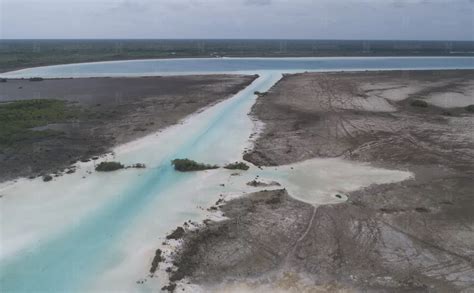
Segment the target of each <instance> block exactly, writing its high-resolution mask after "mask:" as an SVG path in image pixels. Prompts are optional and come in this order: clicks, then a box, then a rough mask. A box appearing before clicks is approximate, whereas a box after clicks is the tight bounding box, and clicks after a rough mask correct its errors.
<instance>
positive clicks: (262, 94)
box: [254, 91, 267, 97]
mask: <svg viewBox="0 0 474 293" xmlns="http://www.w3.org/2000/svg"><path fill="white" fill-rule="evenodd" d="M254 94H255V95H256V96H259V97H263V96H265V95H266V94H267V93H262V92H259V91H255V92H254Z"/></svg>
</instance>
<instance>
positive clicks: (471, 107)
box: [464, 105, 474, 113]
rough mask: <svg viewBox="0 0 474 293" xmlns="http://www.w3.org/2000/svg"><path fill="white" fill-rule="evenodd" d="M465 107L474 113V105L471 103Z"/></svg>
mask: <svg viewBox="0 0 474 293" xmlns="http://www.w3.org/2000/svg"><path fill="white" fill-rule="evenodd" d="M464 109H466V111H468V112H471V113H474V105H469V106H467V107H466V108H464Z"/></svg>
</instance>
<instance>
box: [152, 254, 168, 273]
mask: <svg viewBox="0 0 474 293" xmlns="http://www.w3.org/2000/svg"><path fill="white" fill-rule="evenodd" d="M164 260H165V259H164V257H163V256H162V251H161V249H157V250H156V251H155V257H154V258H153V261H152V263H151V268H150V273H151V274H154V273H155V272H156V269H158V265H159V264H160V262H162V261H164Z"/></svg>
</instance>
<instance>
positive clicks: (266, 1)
mask: <svg viewBox="0 0 474 293" xmlns="http://www.w3.org/2000/svg"><path fill="white" fill-rule="evenodd" d="M244 4H245V5H254V6H267V5H270V4H272V0H245V2H244Z"/></svg>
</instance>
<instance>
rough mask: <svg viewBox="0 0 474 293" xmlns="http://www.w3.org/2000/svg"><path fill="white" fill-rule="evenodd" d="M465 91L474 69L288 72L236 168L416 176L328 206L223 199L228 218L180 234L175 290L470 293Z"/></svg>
mask: <svg viewBox="0 0 474 293" xmlns="http://www.w3.org/2000/svg"><path fill="white" fill-rule="evenodd" d="M473 84H474V72H473V71H419V72H409V71H403V72H401V71H394V72H361V73H329V74H326V73H325V74H322V73H307V74H297V75H288V76H285V77H284V78H283V80H282V81H280V82H279V83H278V84H277V85H276V86H275V87H273V88H272V89H271V90H270V91H269V92H268V93H267V94H265V95H262V96H261V97H260V98H259V99H258V101H257V103H256V104H255V106H254V107H253V110H252V115H253V116H255V117H256V118H257V119H259V120H261V121H263V122H264V123H265V129H264V131H263V133H262V134H261V135H260V137H259V138H258V139H257V141H256V143H255V147H254V149H253V150H252V151H251V152H249V153H247V154H245V156H244V158H245V159H246V160H248V161H250V162H252V163H254V164H256V165H261V166H269V165H270V166H272V165H274V166H276V165H283V164H288V163H294V162H297V161H302V160H306V159H310V158H315V157H344V158H346V159H348V160H354V161H363V162H370V163H371V164H373V165H376V166H379V167H386V168H391V169H400V170H409V171H411V172H413V174H414V175H415V177H414V178H413V179H411V180H407V181H404V182H401V183H393V184H385V185H374V186H370V187H368V188H365V189H363V190H359V191H356V192H352V193H351V194H348V197H349V199H348V201H347V202H345V203H341V204H335V205H322V206H313V205H310V204H307V203H304V202H301V201H298V200H295V199H293V198H291V196H289V195H288V193H287V191H286V190H284V189H282V190H277V191H262V192H258V193H254V194H250V195H248V196H246V197H243V198H238V199H234V200H231V201H229V202H227V203H225V204H224V205H223V206H221V207H220V209H221V211H222V212H223V213H224V215H225V216H226V217H228V219H227V220H224V221H221V222H212V221H208V222H207V223H206V224H205V225H204V226H202V227H201V228H200V229H198V230H197V231H194V232H192V231H190V232H188V233H187V234H186V235H185V236H184V245H183V247H182V249H181V250H180V251H178V253H177V256H176V257H174V265H175V267H174V269H173V270H172V271H171V273H170V277H171V281H172V282H174V281H177V280H181V279H182V278H187V279H188V280H190V281H191V282H192V283H196V284H200V285H201V286H204V287H205V288H207V289H209V290H216V291H222V290H229V291H230V292H232V290H234V291H235V292H239V291H238V290H239V289H238V288H240V289H242V288H245V290H254V291H255V290H257V291H261V292H265V291H267V292H268V290H272V291H278V290H282V291H290V292H326V291H331V292H333V291H336V292H337V291H339V292H350V291H364V292H366V291H376V292H400V291H403V292H459V291H464V292H472V290H474V250H473V247H474V193H473V190H474V180H473V178H474V134H473V129H474V127H473V126H474V115H473V114H472V113H471V112H469V111H468V110H467V109H466V108H465V106H467V105H468V104H474V102H471V101H472V99H473V93H472V87H473ZM440 96H443V97H445V98H444V100H443V103H441V104H440V103H439V97H440ZM460 96H461V100H462V101H459V100H458V99H459V97H460ZM414 100H424V101H427V102H428V107H415V106H412V102H413V101H414ZM466 101H467V102H466ZM236 288H237V289H236ZM262 288H263V289H262Z"/></svg>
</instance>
